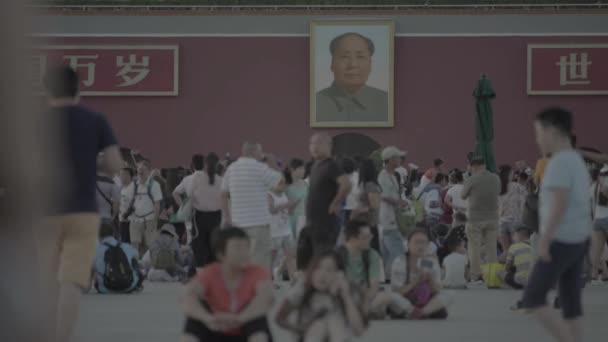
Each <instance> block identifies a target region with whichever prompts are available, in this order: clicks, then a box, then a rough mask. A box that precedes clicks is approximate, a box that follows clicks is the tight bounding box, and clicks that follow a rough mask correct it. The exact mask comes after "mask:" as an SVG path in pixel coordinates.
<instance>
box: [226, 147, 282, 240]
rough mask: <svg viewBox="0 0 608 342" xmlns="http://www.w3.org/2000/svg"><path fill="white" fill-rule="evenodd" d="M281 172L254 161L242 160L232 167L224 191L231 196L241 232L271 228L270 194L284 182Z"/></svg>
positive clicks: (232, 214)
mask: <svg viewBox="0 0 608 342" xmlns="http://www.w3.org/2000/svg"><path fill="white" fill-rule="evenodd" d="M282 177H283V176H282V175H281V173H280V172H278V171H276V170H273V169H271V168H270V167H268V165H266V164H264V163H261V162H259V161H257V160H255V159H253V158H246V157H241V158H239V159H238V160H237V161H236V162H234V163H232V164H231V165H230V167H228V170H226V174H225V175H224V181H223V182H222V186H221V190H222V191H223V192H228V193H230V201H231V206H230V213H231V218H232V223H234V224H235V225H236V226H238V227H241V228H247V227H255V226H263V225H269V224H270V211H269V210H268V199H267V197H266V196H267V194H268V191H270V190H271V189H273V188H275V187H276V186H277V185H278V184H279V182H280V181H281V179H282Z"/></svg>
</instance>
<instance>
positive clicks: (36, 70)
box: [29, 55, 47, 87]
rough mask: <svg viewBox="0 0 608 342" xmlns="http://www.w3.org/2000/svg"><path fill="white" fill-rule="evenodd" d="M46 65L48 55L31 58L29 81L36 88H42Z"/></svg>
mask: <svg viewBox="0 0 608 342" xmlns="http://www.w3.org/2000/svg"><path fill="white" fill-rule="evenodd" d="M46 64H47V62H46V55H35V56H31V57H30V65H29V67H30V70H29V80H30V82H31V84H32V85H33V86H34V87H40V86H42V83H43V79H44V74H46Z"/></svg>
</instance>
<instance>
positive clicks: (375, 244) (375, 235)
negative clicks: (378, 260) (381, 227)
mask: <svg viewBox="0 0 608 342" xmlns="http://www.w3.org/2000/svg"><path fill="white" fill-rule="evenodd" d="M370 228H371V231H372V241H371V242H370V247H371V248H373V249H374V250H376V252H378V254H380V255H382V250H381V249H380V233H379V231H378V226H377V225H376V226H372V227H370Z"/></svg>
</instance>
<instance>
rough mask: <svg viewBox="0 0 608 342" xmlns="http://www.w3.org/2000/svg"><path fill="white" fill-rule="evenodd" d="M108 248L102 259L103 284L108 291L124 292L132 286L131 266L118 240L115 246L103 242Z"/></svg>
mask: <svg viewBox="0 0 608 342" xmlns="http://www.w3.org/2000/svg"><path fill="white" fill-rule="evenodd" d="M104 245H105V246H106V247H108V249H107V250H106V252H105V253H104V256H103V260H104V262H105V264H106V267H105V269H104V272H103V285H104V286H105V287H106V288H107V289H108V290H110V291H114V292H125V291H127V290H129V289H130V288H131V287H132V286H133V268H132V267H131V263H130V262H129V259H127V255H126V254H125V252H124V251H123V250H122V248H120V242H118V243H117V244H116V246H112V245H110V244H109V243H104Z"/></svg>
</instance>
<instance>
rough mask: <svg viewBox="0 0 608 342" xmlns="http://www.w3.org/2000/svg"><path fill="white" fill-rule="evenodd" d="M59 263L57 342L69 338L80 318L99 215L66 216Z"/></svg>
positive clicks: (89, 273) (87, 284)
mask: <svg viewBox="0 0 608 342" xmlns="http://www.w3.org/2000/svg"><path fill="white" fill-rule="evenodd" d="M64 224H65V226H64V228H65V229H64V235H63V245H62V250H61V256H60V266H59V283H60V290H59V299H58V305H57V316H56V317H57V334H56V336H57V341H69V338H70V336H71V335H72V331H73V329H74V326H75V324H76V320H77V319H78V315H79V310H80V299H81V298H82V292H83V289H87V288H89V287H90V286H89V285H90V281H91V277H90V275H91V265H92V263H93V256H94V254H95V245H96V243H97V229H98V226H99V217H98V216H97V214H73V215H68V216H66V217H65V221H64Z"/></svg>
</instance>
